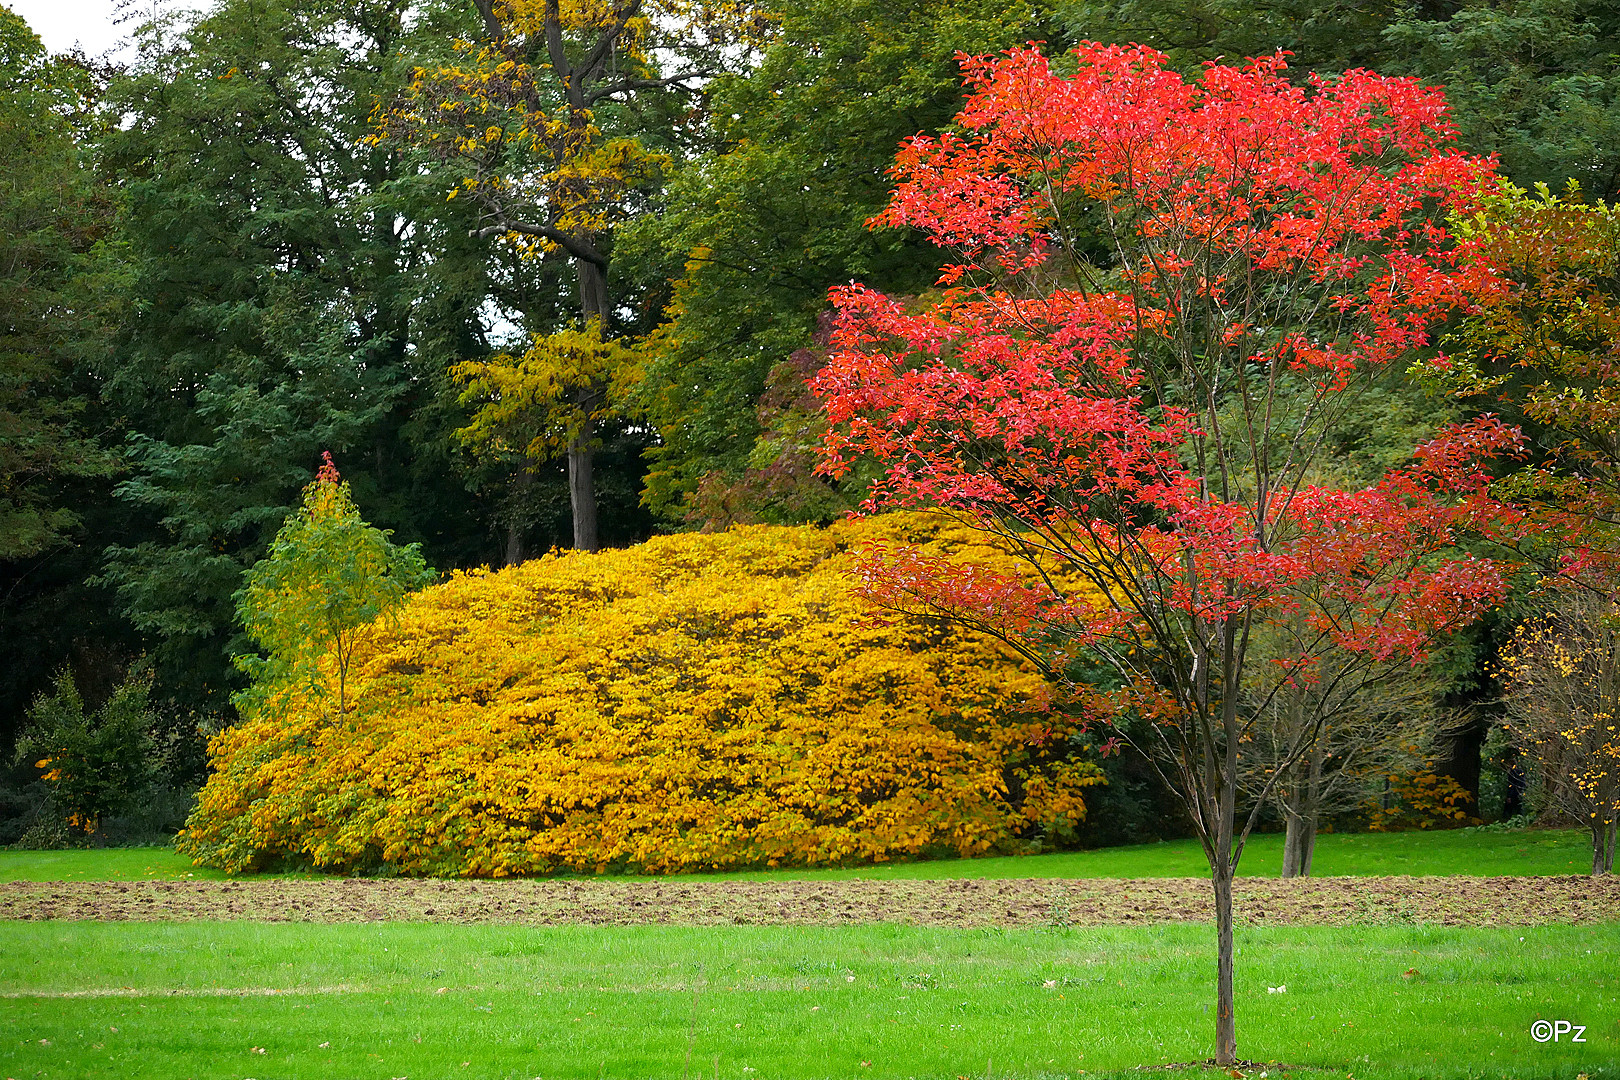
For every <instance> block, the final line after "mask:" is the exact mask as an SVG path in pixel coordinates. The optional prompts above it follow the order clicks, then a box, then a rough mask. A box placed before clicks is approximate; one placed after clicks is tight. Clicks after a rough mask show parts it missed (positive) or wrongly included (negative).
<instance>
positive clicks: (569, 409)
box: [450, 322, 638, 462]
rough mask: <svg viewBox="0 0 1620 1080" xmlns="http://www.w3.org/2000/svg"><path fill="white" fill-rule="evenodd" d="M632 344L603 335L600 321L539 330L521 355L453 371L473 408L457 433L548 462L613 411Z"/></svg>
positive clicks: (479, 445)
mask: <svg viewBox="0 0 1620 1080" xmlns="http://www.w3.org/2000/svg"><path fill="white" fill-rule="evenodd" d="M637 363H638V357H637V355H636V352H635V350H633V349H630V348H628V347H626V346H625V345H623V344H621V343H620V342H618V341H617V340H614V341H603V340H602V335H601V333H600V326H599V324H598V323H594V322H593V323H592V324H591V325H589V326H588V327H586V328H585V329H583V330H572V329H570V330H561V331H559V332H557V333H555V334H547V335H537V336H536V337H535V338H534V339H533V340H532V341H531V342H530V345H529V348H528V350H527V351H526V352H525V353H524V354H523V355H522V356H520V357H513V356H510V355H507V354H506V353H502V354H500V355H498V356H495V357H492V358H491V359H489V360H470V361H467V362H465V363H461V364H457V365H455V366H454V367H453V368H451V369H450V374H451V376H452V377H453V378H454V379H455V381H456V383H457V384H458V385H459V386H461V388H462V390H461V403H462V404H463V405H473V406H476V410H475V412H474V413H473V416H472V419H471V421H470V422H469V423H468V424H467V426H466V427H463V428H460V429H458V430H457V431H456V437H457V438H458V439H459V440H461V442H462V443H463V445H466V446H470V447H472V448H474V449H475V450H477V451H478V452H481V453H487V452H496V453H516V454H523V455H525V456H527V457H528V458H529V459H530V460H531V461H537V462H538V461H545V460H546V459H548V458H550V457H553V456H555V455H556V454H557V453H559V452H560V451H562V450H564V449H566V448H567V447H568V446H569V445H571V444H572V443H573V442H574V441H575V440H576V439H577V438H578V437H579V435H580V433H581V432H582V431H584V430H585V429H586V428H587V427H588V426H589V425H590V423H591V422H592V421H593V420H597V419H600V418H602V417H603V416H605V415H608V414H609V413H610V412H611V409H610V408H609V407H608V406H609V405H610V403H611V402H612V401H613V400H614V399H615V398H617V397H618V396H619V394H620V391H619V386H620V384H621V383H622V382H623V381H625V380H626V379H628V378H632V377H633V372H634V371H635V368H636V365H637Z"/></svg>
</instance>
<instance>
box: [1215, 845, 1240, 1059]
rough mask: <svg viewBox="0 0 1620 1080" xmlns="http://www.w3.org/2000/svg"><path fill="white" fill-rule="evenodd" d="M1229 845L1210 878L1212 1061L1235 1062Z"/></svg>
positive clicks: (1235, 1020)
mask: <svg viewBox="0 0 1620 1080" xmlns="http://www.w3.org/2000/svg"><path fill="white" fill-rule="evenodd" d="M1231 850H1232V849H1231V847H1230V846H1228V847H1227V849H1226V851H1227V857H1226V858H1225V859H1223V860H1221V861H1222V863H1223V865H1222V866H1221V867H1220V868H1219V869H1216V870H1214V871H1213V872H1212V873H1211V875H1210V880H1211V882H1212V883H1213V884H1214V887H1215V939H1216V947H1215V948H1216V975H1215V1064H1217V1065H1222V1066H1230V1065H1233V1064H1235V1063H1236V1062H1237V1012H1236V1010H1235V1007H1234V1002H1233V997H1232V964H1233V959H1232V873H1233V867H1232V863H1231Z"/></svg>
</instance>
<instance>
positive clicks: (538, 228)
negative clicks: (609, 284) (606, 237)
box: [471, 218, 608, 270]
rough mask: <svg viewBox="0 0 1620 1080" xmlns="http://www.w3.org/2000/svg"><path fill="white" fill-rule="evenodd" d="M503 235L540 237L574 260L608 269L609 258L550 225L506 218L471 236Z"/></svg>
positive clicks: (476, 230)
mask: <svg viewBox="0 0 1620 1080" xmlns="http://www.w3.org/2000/svg"><path fill="white" fill-rule="evenodd" d="M502 233H519V234H520V235H523V236H538V237H540V238H542V239H544V240H550V241H551V242H552V243H554V244H556V245H557V246H558V247H560V248H562V249H563V250H564V251H566V252H568V254H570V255H572V256H573V257H574V258H576V259H582V260H584V261H585V262H588V263H590V264H591V265H593V266H596V267H599V268H601V269H602V270H606V269H607V265H608V261H607V256H605V255H603V254H602V253H601V252H599V251H597V250H596V248H595V246H594V245H592V244H591V243H590V242H589V241H587V240H581V239H580V238H579V237H577V236H572V235H570V234H568V233H565V232H563V231H562V230H561V229H554V228H552V227H551V226H549V225H529V224H527V223H525V222H521V221H509V220H507V219H506V218H500V219H497V220H496V221H495V223H494V224H491V225H485V226H483V227H482V228H479V229H474V230H472V234H471V235H473V236H476V237H479V238H480V239H482V238H484V237H488V236H499V235H500V234H502Z"/></svg>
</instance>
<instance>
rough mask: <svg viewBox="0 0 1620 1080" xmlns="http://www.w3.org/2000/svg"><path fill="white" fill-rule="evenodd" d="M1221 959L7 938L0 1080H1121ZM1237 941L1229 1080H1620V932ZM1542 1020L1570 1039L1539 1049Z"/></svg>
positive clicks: (1084, 941) (970, 939)
mask: <svg viewBox="0 0 1620 1080" xmlns="http://www.w3.org/2000/svg"><path fill="white" fill-rule="evenodd" d="M1212 948H1213V940H1212V934H1211V932H1210V930H1209V929H1208V928H1207V927H1203V926H1198V925H1176V926H1157V927H1140V928H1134V927H1133V928H1118V927H1104V928H1095V929H1086V930H1079V929H1071V930H1048V931H1040V930H1021V931H998V930H941V929H933V928H919V927H907V926H899V925H866V926H852V927H709V928H699V927H656V926H643V927H617V928H596V927H567V928H517V927H487V926H485V927H454V926H423V925H419V924H400V923H388V924H376V925H366V926H354V925H349V926H331V925H288V924H278V925H265V924H254V923H191V924H172V923H171V924H151V923H143V924H135V923H131V924H123V925H117V924H108V923H94V922H79V923H10V924H6V925H3V926H0V969H3V971H4V980H3V981H4V984H5V987H4V993H5V995H6V996H5V997H4V998H0V1030H3V1031H4V1032H5V1037H4V1039H3V1041H0V1072H3V1074H4V1075H5V1076H8V1077H19V1078H20V1077H107V1078H131V1080H133V1078H152V1080H180V1078H185V1077H195V1078H198V1080H202V1078H205V1077H207V1078H214V1077H219V1078H225V1077H229V1078H236V1080H240V1078H243V1077H253V1078H255V1080H270V1078H284V1080H333V1078H342V1080H350V1078H352V1080H387V1078H393V1077H410V1078H411V1080H436V1078H454V1077H461V1078H466V1077H490V1078H497V1077H498V1078H506V1080H516V1078H525V1080H527V1078H530V1077H537V1076H539V1077H547V1078H552V1077H557V1078H562V1077H581V1078H593V1077H620V1078H625V1077H665V1078H677V1077H689V1078H690V1077H697V1076H699V1075H701V1076H713V1075H715V1073H716V1071H717V1070H718V1075H719V1076H721V1077H724V1078H730V1080H767V1078H770V1080H776V1078H821V1077H849V1078H857V1077H887V1078H901V1077H917V1078H923V1077H927V1078H930V1080H934V1078H938V1080H956V1078H960V1077H970V1078H978V1077H986V1076H988V1077H992V1078H1012V1077H1019V1078H1026V1077H1027V1078H1036V1077H1078V1076H1081V1075H1085V1076H1107V1075H1120V1076H1124V1075H1134V1076H1140V1075H1142V1074H1141V1073H1139V1072H1133V1071H1130V1070H1132V1069H1133V1067H1135V1066H1139V1065H1150V1066H1151V1065H1162V1064H1164V1063H1171V1062H1178V1061H1182V1062H1184V1061H1190V1060H1194V1059H1197V1058H1202V1057H1205V1056H1207V1055H1208V1054H1209V1051H1210V1039H1211V1030H1210V1029H1211V1025H1210V1021H1209V1014H1208V1012H1207V1011H1206V1006H1208V1005H1209V1003H1210V999H1211V984H1212V975H1213V960H1212V956H1213V953H1212ZM1238 949H1239V954H1238V1019H1239V1038H1240V1043H1239V1050H1240V1053H1241V1054H1242V1055H1243V1056H1244V1057H1246V1058H1250V1059H1254V1060H1257V1061H1261V1062H1265V1063H1267V1064H1266V1065H1264V1066H1263V1067H1260V1068H1256V1069H1251V1070H1248V1071H1247V1072H1248V1075H1250V1076H1259V1075H1261V1074H1262V1073H1266V1074H1268V1076H1271V1077H1278V1076H1288V1077H1300V1078H1305V1077H1310V1078H1327V1077H1345V1076H1355V1077H1367V1078H1373V1077H1391V1078H1412V1080H1415V1078H1419V1077H1424V1078H1457V1080H1462V1078H1464V1077H1468V1078H1481V1077H1493V1078H1495V1077H1502V1078H1506V1077H1515V1078H1519V1080H1543V1078H1553V1077H1561V1078H1567V1080H1573V1078H1575V1077H1577V1076H1579V1075H1580V1074H1582V1073H1584V1074H1586V1075H1587V1076H1589V1077H1592V1078H1597V1077H1614V1076H1620V1068H1617V1067H1616V1064H1615V1063H1616V1062H1620V1003H1617V996H1620V931H1617V928H1616V927H1614V926H1601V927H1584V928H1580V927H1539V928H1518V929H1449V928H1440V927H1430V926H1409V927H1377V928H1362V929H1355V930H1348V929H1311V928H1270V929H1253V928H1250V929H1243V930H1240V932H1239V936H1238ZM1275 987H1286V988H1287V989H1286V991H1285V992H1271V988H1275ZM1538 1018H1548V1019H1561V1018H1564V1019H1569V1020H1571V1021H1573V1022H1576V1023H1581V1024H1584V1025H1586V1028H1587V1030H1586V1033H1585V1034H1586V1042H1585V1043H1583V1044H1575V1043H1570V1042H1568V1041H1567V1038H1565V1039H1561V1040H1560V1041H1559V1043H1558V1044H1554V1043H1551V1042H1549V1043H1546V1044H1539V1043H1537V1042H1535V1041H1534V1040H1533V1039H1532V1038H1531V1037H1530V1033H1529V1032H1530V1025H1531V1023H1532V1022H1533V1021H1535V1020H1536V1019H1538ZM1278 1063H1280V1064H1281V1065H1283V1066H1285V1067H1282V1068H1279V1067H1278ZM1152 1075H1169V1074H1167V1073H1163V1072H1155V1073H1153V1074H1152Z"/></svg>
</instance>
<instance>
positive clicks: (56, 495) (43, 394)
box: [0, 7, 112, 561]
mask: <svg viewBox="0 0 1620 1080" xmlns="http://www.w3.org/2000/svg"><path fill="white" fill-rule="evenodd" d="M94 89H95V88H94V85H93V80H92V78H91V76H90V74H89V72H87V71H86V70H85V69H84V68H83V67H82V66H79V65H77V64H75V63H73V62H72V61H69V60H65V59H62V58H52V57H50V56H49V55H48V54H47V53H46V52H45V48H44V46H43V45H42V44H41V43H40V40H39V38H38V37H36V36H35V35H34V33H33V31H31V30H30V29H29V28H28V25H27V24H26V23H24V22H23V21H22V20H21V19H20V18H18V17H17V16H16V15H14V14H12V12H11V11H10V10H8V9H6V8H4V7H0V160H3V161H5V162H6V167H5V169H4V171H3V172H0V561H3V560H10V559H17V558H21V557H25V556H29V555H34V554H36V553H38V552H41V551H44V550H46V549H48V548H51V547H54V546H56V545H59V544H62V543H64V542H65V541H66V540H67V538H68V537H69V535H70V534H71V533H72V532H73V530H74V527H75V526H76V525H77V524H78V521H79V518H78V515H77V514H76V513H75V512H74V510H73V509H72V507H71V506H70V505H68V502H67V500H66V499H64V498H63V497H62V496H63V492H62V485H63V482H64V481H72V480H73V479H76V478H85V477H96V476H106V475H108V474H109V473H110V472H111V471H112V459H111V458H110V456H109V455H108V454H107V453H106V451H105V450H104V449H103V448H102V447H100V446H99V445H97V442H96V440H95V438H94V437H93V436H92V435H91V434H89V433H87V432H86V431H85V430H84V428H83V427H82V426H81V418H82V414H83V412H84V410H85V408H86V405H87V402H86V400H85V396H84V394H83V393H82V392H81V389H82V388H81V387H79V386H78V385H76V384H75V379H74V375H75V374H76V373H77V372H79V371H82V369H83V368H82V364H81V363H80V360H81V356H80V352H79V350H80V349H81V347H82V346H83V345H84V342H85V338H86V337H87V336H88V335H90V334H92V333H93V332H94V330H95V321H94V320H95V315H96V310H95V304H94V301H93V298H89V297H87V296H85V295H84V289H83V279H84V277H85V275H86V272H87V270H88V269H89V268H90V265H91V263H92V255H91V252H92V249H93V248H94V246H95V244H96V242H97V241H98V240H99V239H101V237H102V236H103V235H104V234H105V231H106V228H107V224H108V220H109V206H108V203H107V201H106V199H105V198H104V197H103V196H102V195H101V193H100V192H99V191H98V189H97V187H96V185H95V183H94V179H93V174H92V173H91V170H90V169H89V168H88V167H87V163H86V161H85V160H84V153H83V151H82V148H81V145H82V144H81V139H82V136H83V135H85V134H86V133H87V131H86V129H87V128H88V127H90V126H91V125H92V124H93V122H94V121H93V118H92V117H91V116H89V115H88V114H89V111H90V102H91V100H92V99H93V96H94Z"/></svg>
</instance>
